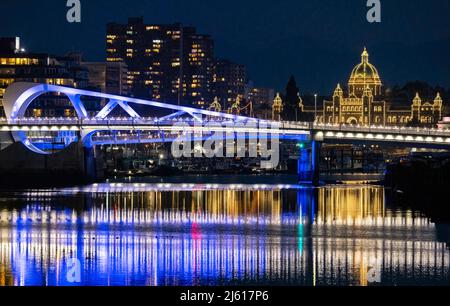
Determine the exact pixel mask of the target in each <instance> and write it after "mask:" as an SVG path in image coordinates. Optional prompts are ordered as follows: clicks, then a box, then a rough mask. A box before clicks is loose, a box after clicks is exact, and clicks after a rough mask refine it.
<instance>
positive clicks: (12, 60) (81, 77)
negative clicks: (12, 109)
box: [0, 37, 88, 117]
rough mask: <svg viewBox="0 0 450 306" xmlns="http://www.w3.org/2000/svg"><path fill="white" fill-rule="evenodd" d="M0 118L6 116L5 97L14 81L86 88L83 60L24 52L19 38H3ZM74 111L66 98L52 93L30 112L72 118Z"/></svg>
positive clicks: (31, 113)
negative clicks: (81, 63)
mask: <svg viewBox="0 0 450 306" xmlns="http://www.w3.org/2000/svg"><path fill="white" fill-rule="evenodd" d="M0 44H1V45H2V46H0V50H1V52H0V115H1V116H4V111H3V104H2V100H3V95H4V93H5V90H6V88H7V87H8V86H9V85H11V84H12V83H14V82H34V83H46V84H54V85H61V86H68V87H76V88H86V86H87V83H88V71H87V69H86V68H84V67H82V66H81V65H80V61H79V59H80V57H79V56H78V55H76V54H70V55H68V56H64V57H55V56H50V55H48V54H40V53H30V52H25V50H24V49H23V48H21V47H20V39H19V38H15V37H14V38H3V39H2V40H1V43H0ZM74 115H75V112H74V109H73V107H72V105H71V104H70V102H69V101H68V99H67V97H65V96H63V95H58V94H49V95H44V96H42V97H39V98H38V99H36V101H34V102H33V103H32V105H31V106H30V107H29V108H28V110H27V116H30V117H61V116H64V117H69V116H74Z"/></svg>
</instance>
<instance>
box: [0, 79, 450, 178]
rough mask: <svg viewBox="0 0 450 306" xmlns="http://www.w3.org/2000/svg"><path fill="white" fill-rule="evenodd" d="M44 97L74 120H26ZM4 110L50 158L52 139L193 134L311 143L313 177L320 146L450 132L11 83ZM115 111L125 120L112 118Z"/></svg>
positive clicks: (107, 140)
mask: <svg viewBox="0 0 450 306" xmlns="http://www.w3.org/2000/svg"><path fill="white" fill-rule="evenodd" d="M48 93H58V94H60V95H65V96H67V98H68V100H69V101H70V103H71V105H72V106H73V108H74V110H75V113H76V115H77V117H69V118H67V117H65V118H30V117H26V116H25V113H26V110H27V108H28V107H29V106H30V104H31V103H32V102H33V101H34V100H35V99H36V98H38V97H40V96H42V95H44V94H48ZM83 98H96V99H102V100H103V101H105V102H104V103H105V106H104V107H103V108H102V109H101V110H100V111H98V112H96V114H94V115H91V116H89V115H88V112H87V111H86V108H85V106H84V102H83ZM3 104H4V110H5V115H6V118H4V119H0V131H1V132H8V133H11V135H12V137H13V140H14V141H15V142H21V143H23V145H24V146H25V147H26V148H28V149H29V150H31V151H33V152H34V153H37V154H45V155H48V154H50V152H49V151H48V150H46V149H45V146H43V145H42V144H45V143H48V142H52V141H54V139H56V138H57V139H59V140H60V141H61V140H62V142H63V143H64V145H65V146H67V145H69V144H70V143H71V142H75V141H81V142H82V144H83V146H84V147H86V148H93V147H95V146H97V145H105V144H132V143H154V142H173V141H174V140H175V139H176V138H177V137H179V136H180V135H181V134H183V133H184V134H186V133H192V134H193V135H195V138H193V139H199V140H203V139H208V138H211V137H218V138H223V139H226V138H228V137H238V138H240V137H242V138H252V137H253V138H259V139H261V138H267V139H283V140H294V141H295V140H296V141H309V142H311V144H312V150H311V153H310V155H309V156H307V155H305V156H303V157H302V156H301V158H300V161H299V165H300V163H303V164H304V165H303V166H302V167H300V166H299V168H300V169H299V171H304V172H308V173H316V170H317V169H316V168H317V167H316V166H315V164H316V162H317V161H318V157H319V155H320V154H318V152H320V145H321V144H322V143H360V144H367V145H371V144H384V145H399V144H401V145H402V146H410V147H426V148H436V149H449V148H450V131H449V130H444V129H433V128H413V127H387V126H360V125H342V124H320V123H315V122H286V121H282V122H278V121H271V120H262V119H257V118H251V117H245V116H239V115H234V114H228V113H221V112H215V111H211V110H204V109H196V108H192V107H186V106H179V105H173V104H166V103H161V102H155V101H148V100H142V99H135V98H130V97H124V96H118V95H111V94H105V93H99V92H94V91H87V90H80V89H75V88H68V87H63V86H57V85H48V84H36V83H27V82H17V83H13V84H12V85H10V86H9V87H8V88H7V90H6V92H5V95H4V101H3ZM138 105H139V106H140V107H142V106H144V107H148V108H150V109H151V110H153V112H154V113H155V114H156V113H161V112H166V113H167V114H165V115H162V116H155V117H142V116H141V115H139V113H138V112H137V111H136V109H135V108H136V106H138ZM116 108H119V109H120V110H122V112H123V113H124V114H125V116H122V117H113V116H112V115H111V114H112V112H113V110H114V109H116ZM45 135H46V136H45ZM48 135H52V136H48ZM301 155H302V154H301ZM303 155H304V154H303ZM302 160H303V161H302Z"/></svg>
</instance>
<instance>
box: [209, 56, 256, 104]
mask: <svg viewBox="0 0 450 306" xmlns="http://www.w3.org/2000/svg"><path fill="white" fill-rule="evenodd" d="M246 78H247V75H246V68H245V66H244V65H241V64H237V63H234V62H231V61H229V60H224V59H221V60H217V61H215V65H214V75H213V87H212V88H213V94H214V96H216V97H217V98H218V100H219V103H220V104H221V105H222V108H223V109H227V108H230V107H231V106H232V105H233V103H234V102H235V101H236V98H239V100H244V98H245V83H246Z"/></svg>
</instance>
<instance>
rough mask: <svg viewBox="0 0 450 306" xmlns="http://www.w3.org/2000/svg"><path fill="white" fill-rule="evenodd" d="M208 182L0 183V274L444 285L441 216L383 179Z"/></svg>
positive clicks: (49, 280)
mask: <svg viewBox="0 0 450 306" xmlns="http://www.w3.org/2000/svg"><path fill="white" fill-rule="evenodd" d="M275 181H276V180H275ZM280 181H283V180H280ZM208 182H210V184H202V183H199V182H198V181H195V182H192V181H191V182H189V181H188V180H187V179H184V180H183V179H177V180H175V181H173V182H171V183H167V182H159V183H158V182H154V181H148V180H147V181H146V180H141V181H133V182H122V183H105V184H98V185H90V186H85V187H74V188H66V189H59V190H25V191H2V192H0V285H50V286H54V285H58V286H60V285H64V286H66V285H67V286H77V285H151V286H166V285H241V284H242V285H257V284H261V285H307V286H314V285H316V286H320V285H343V286H344V285H358V286H366V285H380V284H381V285H450V250H449V245H448V243H449V241H450V239H449V236H450V226H449V225H448V224H434V223H433V222H432V221H430V219H429V218H428V217H427V216H425V215H424V214H423V213H421V212H420V211H414V210H411V209H407V208H400V207H398V206H392V205H391V204H390V203H389V201H388V200H386V199H387V196H386V192H385V190H384V189H383V188H382V187H378V186H367V185H343V186H325V187H322V188H319V189H311V188H305V187H300V186H296V185H286V184H281V185H280V182H277V181H276V182H275V183H274V181H273V180H272V181H271V184H269V183H264V180H261V179H257V178H251V177H249V178H246V179H244V180H243V181H242V180H241V182H240V183H230V182H228V181H225V180H220V179H215V180H212V179H208ZM264 184H265V185H264ZM73 263H76V265H75V267H77V264H79V268H80V271H79V272H80V274H79V280H80V282H73V280H74V278H73V277H71V276H73V275H74V274H73V271H74V270H73V269H72V268H73V267H74V265H73ZM75 281H76V278H75Z"/></svg>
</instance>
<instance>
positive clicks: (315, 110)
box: [314, 94, 317, 122]
mask: <svg viewBox="0 0 450 306" xmlns="http://www.w3.org/2000/svg"><path fill="white" fill-rule="evenodd" d="M316 120H317V94H314V122H316Z"/></svg>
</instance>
